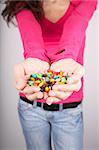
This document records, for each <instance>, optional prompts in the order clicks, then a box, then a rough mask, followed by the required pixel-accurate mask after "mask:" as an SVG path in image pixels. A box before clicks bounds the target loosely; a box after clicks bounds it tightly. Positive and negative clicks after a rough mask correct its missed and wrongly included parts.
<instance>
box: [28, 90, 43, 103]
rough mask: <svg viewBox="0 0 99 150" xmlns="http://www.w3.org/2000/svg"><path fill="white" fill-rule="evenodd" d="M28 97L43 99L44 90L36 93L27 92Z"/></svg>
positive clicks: (30, 98)
mask: <svg viewBox="0 0 99 150" xmlns="http://www.w3.org/2000/svg"><path fill="white" fill-rule="evenodd" d="M26 98H27V99H29V100H31V101H32V100H36V99H41V98H43V93H42V92H37V93H34V94H26Z"/></svg>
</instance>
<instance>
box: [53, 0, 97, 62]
mask: <svg viewBox="0 0 99 150" xmlns="http://www.w3.org/2000/svg"><path fill="white" fill-rule="evenodd" d="M73 3H74V4H76V3H75V2H73ZM76 5H77V6H76V7H75V8H74V10H73V12H72V14H71V15H70V16H69V17H68V19H67V20H66V22H65V24H64V28H63V33H62V36H61V39H60V42H59V51H60V52H61V50H63V49H64V51H63V52H61V53H59V52H58V53H59V54H57V55H55V56H54V61H58V60H60V59H64V58H72V59H74V60H75V61H76V60H77V57H78V54H79V50H80V48H81V46H82V42H83V39H84V37H85V31H86V29H87V26H88V22H89V20H90V19H91V17H92V15H93V13H94V11H95V9H96V6H97V1H96V0H95V1H94V0H91V1H90V0H89V1H83V0H80V2H79V3H78V4H76Z"/></svg>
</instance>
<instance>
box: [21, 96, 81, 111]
mask: <svg viewBox="0 0 99 150" xmlns="http://www.w3.org/2000/svg"><path fill="white" fill-rule="evenodd" d="M20 99H21V100H23V101H25V102H27V103H29V104H32V105H33V103H34V100H33V101H30V100H29V99H27V98H26V97H22V96H20ZM81 102H82V101H79V102H72V103H63V104H62V109H66V108H75V107H77V106H78V105H79V104H80V103H81ZM36 104H37V106H39V107H42V108H43V109H44V110H48V111H58V110H59V108H60V106H59V105H60V104H51V105H48V104H47V103H43V106H42V102H37V103H36Z"/></svg>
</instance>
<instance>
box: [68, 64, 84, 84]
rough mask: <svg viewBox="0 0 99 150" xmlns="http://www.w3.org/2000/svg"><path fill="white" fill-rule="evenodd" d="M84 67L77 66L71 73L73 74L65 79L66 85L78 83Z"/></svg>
mask: <svg viewBox="0 0 99 150" xmlns="http://www.w3.org/2000/svg"><path fill="white" fill-rule="evenodd" d="M84 72H85V70H84V67H83V66H79V67H77V68H76V69H75V71H74V72H73V74H72V75H71V76H70V77H69V78H68V79H67V83H68V84H72V83H74V82H76V81H78V80H79V79H81V78H82V77H83V75H84Z"/></svg>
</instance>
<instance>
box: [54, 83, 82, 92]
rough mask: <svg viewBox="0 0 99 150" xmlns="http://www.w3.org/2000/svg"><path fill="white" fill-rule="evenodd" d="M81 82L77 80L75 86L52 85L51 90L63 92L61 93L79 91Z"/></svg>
mask: <svg viewBox="0 0 99 150" xmlns="http://www.w3.org/2000/svg"><path fill="white" fill-rule="evenodd" d="M81 85H82V84H81V80H78V82H76V83H75V84H62V85H54V86H53V88H52V89H53V90H56V91H63V92H72V91H79V90H80V88H81Z"/></svg>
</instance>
